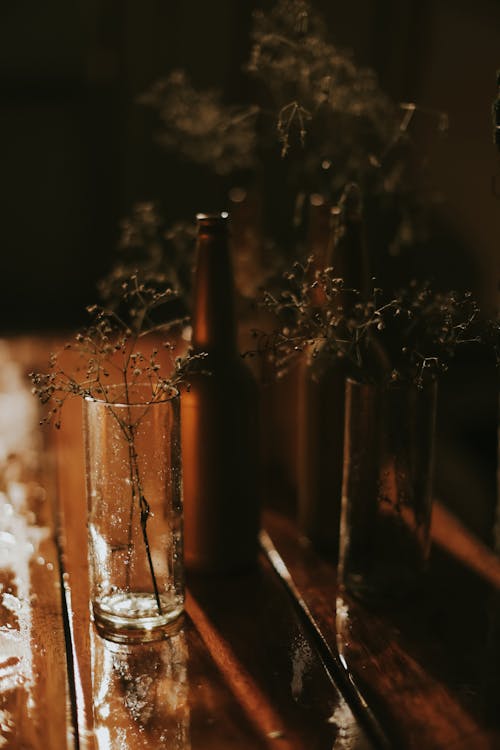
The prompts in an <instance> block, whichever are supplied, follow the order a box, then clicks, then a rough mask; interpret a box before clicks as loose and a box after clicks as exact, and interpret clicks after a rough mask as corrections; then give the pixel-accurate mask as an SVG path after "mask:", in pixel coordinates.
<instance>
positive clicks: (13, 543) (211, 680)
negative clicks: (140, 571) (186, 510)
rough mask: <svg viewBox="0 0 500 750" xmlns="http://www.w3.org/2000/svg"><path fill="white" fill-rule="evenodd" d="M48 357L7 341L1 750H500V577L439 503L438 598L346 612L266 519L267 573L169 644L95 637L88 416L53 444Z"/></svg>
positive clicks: (201, 582) (190, 616)
mask: <svg viewBox="0 0 500 750" xmlns="http://www.w3.org/2000/svg"><path fill="white" fill-rule="evenodd" d="M49 349H50V342H49V341H47V340H45V341H43V340H39V339H38V340H37V339H34V338H26V339H16V340H12V341H9V342H0V362H1V368H0V597H1V598H0V748H2V749H3V748H23V749H24V748H40V749H42V748H43V750H60V749H64V748H99V750H104V749H106V750H108V749H112V750H115V748H116V750H118V749H119V750H123V749H127V748H131V749H135V748H168V749H169V750H181V749H182V750H187V749H192V750H196V749H198V748H199V749H200V750H201V749H203V750H211V749H213V750H229V749H231V750H233V749H234V750H240V749H241V750H246V749H247V748H248V749H249V750H250V748H252V749H253V748H256V749H257V748H271V749H272V748H276V750H299V749H300V750H302V749H303V750H323V749H324V750H332V748H333V749H335V750H368V749H369V748H389V747H393V748H395V749H396V750H400V749H401V750H403V749H404V748H422V749H424V750H425V749H426V748H430V749H433V748H446V749H448V748H453V749H455V748H456V749H457V750H458V749H460V750H465V749H466V748H470V750H480V749H482V748H496V747H498V748H500V729H499V725H500V710H499V709H500V594H498V593H497V592H498V591H499V590H500V563H499V561H498V560H497V558H496V557H495V556H494V555H493V554H492V553H491V552H490V551H489V550H488V549H486V548H484V547H483V546H482V545H481V544H480V543H479V542H478V541H477V540H476V539H474V538H473V537H472V536H471V535H470V534H469V533H468V532H467V530H466V529H464V528H463V527H462V526H461V525H460V524H459V523H458V522H457V521H456V519H454V518H453V517H452V516H451V515H450V514H449V513H448V512H447V511H445V509H444V508H443V507H442V506H441V505H439V504H436V511H435V514H434V526H433V529H434V537H435V545H434V549H435V553H434V556H433V564H432V576H431V580H430V582H429V587H428V591H427V593H426V596H425V598H424V599H421V600H419V601H418V602H416V601H413V602H408V603H407V604H406V605H405V606H404V607H402V608H401V607H400V608H398V609H397V610H394V611H392V612H387V611H384V612H382V611H378V612H375V611H368V610H366V609H364V608H363V607H362V606H361V605H360V604H357V603H356V602H353V601H350V600H348V599H346V598H345V597H342V596H341V595H340V593H339V591H338V589H337V586H336V578H335V569H334V567H333V566H332V565H331V564H330V563H329V562H328V561H325V560H323V559H320V558H319V557H317V556H316V555H315V554H314V552H313V551H312V550H311V549H309V548H308V546H307V545H306V544H305V542H304V541H303V540H301V539H300V537H299V535H298V534H297V531H296V528H295V526H294V523H293V521H291V520H290V519H288V518H286V517H285V516H284V515H283V514H278V513H276V512H271V511H266V512H265V513H264V517H263V532H262V535H261V546H262V553H261V556H260V560H259V568H258V570H257V571H256V572H255V573H253V574H248V575H246V576H239V577H234V578H225V579H214V578H194V577H191V578H189V579H188V596H187V605H186V616H185V618H184V620H183V623H182V625H181V626H180V627H179V629H178V631H177V632H175V633H174V634H173V635H171V637H169V638H168V639H166V640H164V641H161V642H157V643H153V644H147V645H134V646H124V645H118V644H114V643H110V642H107V641H104V640H102V639H101V638H100V637H99V636H98V635H97V634H96V632H95V631H94V628H93V625H92V623H91V622H90V617H89V606H88V583H87V559H86V501H85V485H84V476H83V455H82V439H81V416H80V408H81V405H80V404H79V403H78V402H77V401H75V402H73V404H68V408H67V410H66V414H65V415H64V422H63V427H62V429H61V431H59V432H56V431H50V432H42V431H41V430H40V429H39V427H38V416H39V415H38V413H37V404H36V402H35V400H34V399H33V397H32V396H31V394H30V392H29V384H28V383H27V380H26V377H25V375H26V373H27V372H28V371H29V370H30V369H32V368H33V367H36V366H40V365H42V366H43V362H44V361H45V359H46V355H47V352H48V350H49Z"/></svg>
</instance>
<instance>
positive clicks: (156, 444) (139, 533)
mask: <svg viewBox="0 0 500 750" xmlns="http://www.w3.org/2000/svg"><path fill="white" fill-rule="evenodd" d="M179 400H180V399H179V394H178V392H177V391H176V390H175V389H172V391H170V392H168V393H165V394H162V395H161V397H158V396H154V394H152V392H151V388H150V387H149V386H133V387H132V388H128V389H127V392H126V393H125V392H124V388H122V387H121V386H120V387H118V386H117V387H111V388H109V389H108V391H107V393H106V396H105V397H103V398H102V399H101V398H87V399H86V400H85V401H84V436H85V448H86V451H85V453H86V477H87V498H88V556H89V574H90V598H91V604H92V611H93V616H94V621H95V623H96V626H97V628H98V630H99V632H100V633H101V634H102V635H104V636H105V637H108V638H110V639H111V640H115V641H119V642H128V641H147V640H154V639H155V638H159V637H162V630H163V629H164V628H165V626H167V625H168V624H169V623H171V622H172V621H173V620H175V619H176V618H177V617H178V616H179V615H180V614H181V612H182V610H183V604H184V576H183V559H182V538H183V537H182V479H181V452H180V412H179Z"/></svg>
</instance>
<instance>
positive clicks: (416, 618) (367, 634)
mask: <svg viewBox="0 0 500 750" xmlns="http://www.w3.org/2000/svg"><path fill="white" fill-rule="evenodd" d="M443 517H445V516H444V515H443V514H441V516H440V518H443ZM265 524H266V528H267V529H268V531H269V533H270V536H271V538H272V540H273V542H274V544H275V545H276V547H277V549H278V550H279V552H280V554H281V556H282V558H283V560H284V562H285V564H286V566H287V568H288V570H289V571H290V573H291V576H292V578H293V581H294V583H295V585H296V587H297V591H298V592H299V594H300V596H301V597H302V599H303V601H304V602H305V604H306V606H307V608H308V610H309V612H310V613H311V616H312V619H313V621H314V623H315V624H316V625H317V627H318V628H319V630H320V631H321V633H322V635H323V637H324V638H325V639H326V642H327V643H328V645H329V647H330V648H331V650H332V652H333V653H335V654H336V655H340V657H341V660H343V662H344V663H345V665H346V667H347V669H348V670H349V673H350V675H351V676H352V678H353V679H354V681H355V683H356V684H357V686H358V687H359V688H360V690H361V692H362V694H363V695H364V696H365V697H366V698H367V700H368V703H369V705H371V707H372V708H373V709H374V710H375V713H376V714H377V715H378V716H379V717H380V718H381V719H382V723H383V725H384V726H385V728H386V730H387V732H388V733H389V735H390V736H391V737H392V739H393V742H394V746H395V747H397V748H398V750H399V748H401V750H404V748H408V749H413V748H415V749H416V748H426V750H427V749H429V750H434V749H435V750H437V749H438V748H456V749H457V750H480V749H482V748H484V749H486V748H489V749H493V748H497V747H500V726H499V717H498V712H497V714H496V717H494V716H490V720H487V719H486V713H485V710H484V709H485V706H486V704H487V703H488V699H489V695H488V690H486V692H483V688H485V687H486V688H487V687H488V686H487V683H486V682H485V680H484V666H485V664H486V662H487V660H488V652H487V651H486V644H487V638H486V628H487V622H486V618H485V604H486V602H487V597H488V591H487V587H486V585H485V584H483V583H482V582H481V581H480V580H477V578H476V577H475V575H474V574H472V573H471V572H470V570H468V569H464V568H463V566H462V565H461V564H459V563H458V562H457V561H456V560H454V559H452V558H450V557H449V556H446V555H444V554H443V553H442V552H441V551H440V550H439V549H436V550H435V554H434V559H433V566H432V571H431V578H430V580H429V584H428V591H427V592H426V594H425V596H423V597H421V598H419V599H418V600H413V601H406V602H405V603H404V604H401V605H400V606H398V607H393V608H392V610H388V609H387V608H386V609H385V610H380V609H379V610H377V611H374V610H373V609H367V608H366V607H365V606H363V605H362V604H360V603H359V602H356V601H355V600H353V599H352V598H350V597H348V596H346V595H344V594H342V593H341V592H339V590H338V588H337V583H336V575H335V570H334V568H333V567H332V566H331V564H330V563H328V562H326V561H324V560H321V559H320V558H319V557H317V556H316V555H315V553H314V552H313V551H312V550H311V549H310V548H309V547H308V546H306V545H305V543H304V542H302V543H301V542H300V540H299V538H298V535H297V532H296V529H295V527H294V525H293V524H292V523H291V522H290V521H286V520H284V519H283V518H281V517H279V516H277V515H276V514H272V513H269V514H267V515H266V519H265ZM455 532H456V527H455ZM440 533H441V534H444V530H440ZM467 543H468V544H470V540H469V541H468V542H467ZM464 544H465V541H464ZM489 654H490V658H491V654H492V651H491V649H490V651H489ZM496 654H498V647H497V648H496ZM496 664H497V665H498V664H499V662H498V658H497V661H496ZM497 682H498V681H497ZM497 705H498V701H497Z"/></svg>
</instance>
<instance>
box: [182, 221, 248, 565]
mask: <svg viewBox="0 0 500 750" xmlns="http://www.w3.org/2000/svg"><path fill="white" fill-rule="evenodd" d="M197 220H198V240H197V250H196V269H195V284H194V302H193V337H192V344H193V349H194V352H195V353H199V352H205V353H206V357H205V359H204V362H203V372H200V373H198V374H196V375H193V376H192V377H191V378H190V388H189V390H188V391H187V392H184V393H183V395H182V399H181V425H182V456H183V476H184V529H185V546H184V550H185V563H186V566H187V567H188V568H191V569H196V570H200V571H206V572H230V571H235V570H241V569H245V568H249V567H251V566H252V565H253V564H255V561H256V554H257V534H258V529H259V502H258V478H257V474H258V460H257V455H258V440H257V434H258V433H257V430H258V425H257V412H258V409H257V388H256V384H255V381H254V379H253V376H252V375H251V373H250V371H249V369H248V367H247V366H246V364H245V362H244V361H243V360H242V358H241V356H240V355H239V353H238V349H237V344H236V324H235V316H234V307H233V306H234V300H233V296H234V294H233V277H232V269H231V262H230V254H229V242H228V214H227V213H221V214H214V215H212V214H198V216H197Z"/></svg>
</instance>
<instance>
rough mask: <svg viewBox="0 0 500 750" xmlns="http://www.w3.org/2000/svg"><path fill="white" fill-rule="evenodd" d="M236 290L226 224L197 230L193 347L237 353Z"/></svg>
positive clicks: (208, 351)
mask: <svg viewBox="0 0 500 750" xmlns="http://www.w3.org/2000/svg"><path fill="white" fill-rule="evenodd" d="M233 297H234V290H233V274H232V268H231V259H230V255H229V242H228V235H227V227H226V226H225V225H223V226H222V225H220V223H219V224H217V225H216V226H210V225H209V226H204V225H203V224H200V226H199V229H198V241H197V248H196V271H195V280H194V305H193V337H192V343H193V347H194V348H195V349H196V350H198V351H205V352H207V353H209V354H211V353H214V354H216V353H221V352H224V353H226V352H236V326H235V318H234V299H233Z"/></svg>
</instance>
